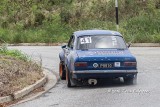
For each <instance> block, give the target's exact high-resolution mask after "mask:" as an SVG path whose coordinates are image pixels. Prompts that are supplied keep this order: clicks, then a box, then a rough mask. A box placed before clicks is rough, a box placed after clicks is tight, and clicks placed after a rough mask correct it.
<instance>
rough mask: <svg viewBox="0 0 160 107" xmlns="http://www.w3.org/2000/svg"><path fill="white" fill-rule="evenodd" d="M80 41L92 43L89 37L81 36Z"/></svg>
mask: <svg viewBox="0 0 160 107" xmlns="http://www.w3.org/2000/svg"><path fill="white" fill-rule="evenodd" d="M80 42H81V44H86V43H92V39H91V37H83V38H80Z"/></svg>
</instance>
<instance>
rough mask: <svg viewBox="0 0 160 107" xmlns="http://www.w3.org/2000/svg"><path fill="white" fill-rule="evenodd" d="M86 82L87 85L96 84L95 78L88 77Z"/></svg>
mask: <svg viewBox="0 0 160 107" xmlns="http://www.w3.org/2000/svg"><path fill="white" fill-rule="evenodd" d="M88 84H89V85H96V84H97V80H96V79H89V80H88Z"/></svg>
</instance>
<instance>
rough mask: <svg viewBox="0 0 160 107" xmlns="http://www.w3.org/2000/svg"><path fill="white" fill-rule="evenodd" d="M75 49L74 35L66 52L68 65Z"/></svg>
mask: <svg viewBox="0 0 160 107" xmlns="http://www.w3.org/2000/svg"><path fill="white" fill-rule="evenodd" d="M73 49H74V35H72V36H71V37H70V39H69V42H68V45H67V47H66V51H65V57H66V58H65V59H66V64H67V65H68V64H69V62H70V58H71V56H72V55H71V53H72V51H73Z"/></svg>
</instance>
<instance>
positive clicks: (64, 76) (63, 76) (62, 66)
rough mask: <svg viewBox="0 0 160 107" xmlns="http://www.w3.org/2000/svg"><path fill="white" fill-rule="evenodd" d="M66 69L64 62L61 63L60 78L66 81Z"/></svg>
mask: <svg viewBox="0 0 160 107" xmlns="http://www.w3.org/2000/svg"><path fill="white" fill-rule="evenodd" d="M65 72H66V71H65V69H64V65H63V63H62V62H60V63H59V76H60V78H61V79H62V80H65V79H66V74H65Z"/></svg>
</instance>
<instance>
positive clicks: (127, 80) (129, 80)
mask: <svg viewBox="0 0 160 107" xmlns="http://www.w3.org/2000/svg"><path fill="white" fill-rule="evenodd" d="M124 82H125V83H126V84H131V85H136V84H137V74H135V75H134V77H132V78H129V77H128V78H124Z"/></svg>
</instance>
